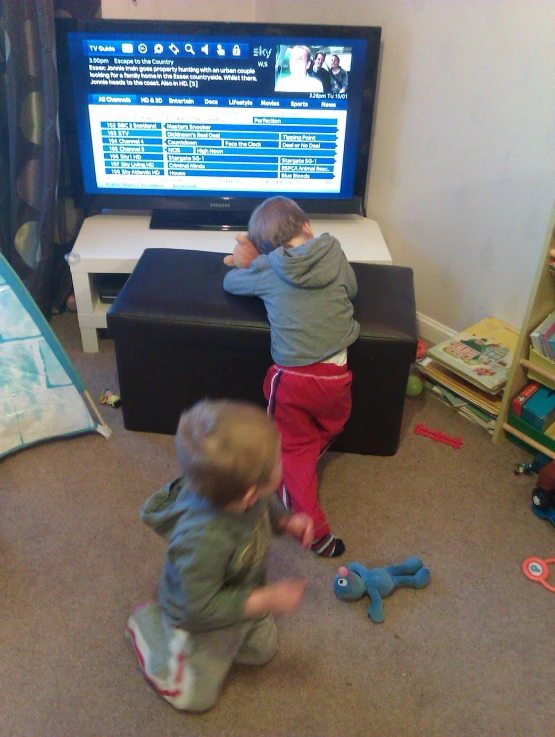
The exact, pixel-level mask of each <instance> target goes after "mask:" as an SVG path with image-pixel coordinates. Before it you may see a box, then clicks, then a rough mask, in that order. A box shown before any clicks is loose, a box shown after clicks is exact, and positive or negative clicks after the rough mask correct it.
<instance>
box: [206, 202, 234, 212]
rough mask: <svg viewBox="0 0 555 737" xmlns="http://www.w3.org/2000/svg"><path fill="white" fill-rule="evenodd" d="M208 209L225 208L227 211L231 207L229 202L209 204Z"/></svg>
mask: <svg viewBox="0 0 555 737" xmlns="http://www.w3.org/2000/svg"><path fill="white" fill-rule="evenodd" d="M209 207H219V208H225V209H227V210H229V208H230V207H231V203H230V202H210V203H209Z"/></svg>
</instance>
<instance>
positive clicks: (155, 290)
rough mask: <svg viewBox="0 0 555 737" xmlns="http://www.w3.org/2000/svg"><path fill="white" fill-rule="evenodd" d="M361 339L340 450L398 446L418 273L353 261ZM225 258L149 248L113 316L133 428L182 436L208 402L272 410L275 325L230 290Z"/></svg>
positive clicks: (352, 357)
mask: <svg viewBox="0 0 555 737" xmlns="http://www.w3.org/2000/svg"><path fill="white" fill-rule="evenodd" d="M353 268H354V270H355V272H356V275H357V281H358V295H357V298H356V300H355V303H354V304H355V317H356V319H357V320H358V321H359V322H360V325H361V331H360V337H359V338H358V340H357V341H356V343H354V344H353V345H352V346H351V347H350V348H349V351H348V355H349V367H350V368H351V370H352V372H353V410H352V414H351V418H350V420H349V422H348V424H347V426H346V428H345V431H344V433H342V435H341V436H340V437H339V438H338V439H337V440H336V442H335V444H334V445H333V446H332V448H333V450H337V451H343V452H348V453H362V454H366V455H369V454H371V455H393V454H394V453H395V452H396V451H397V448H398V445H399V438H400V432H401V421H402V416H403V407H404V401H405V389H406V385H407V380H408V375H409V369H410V365H411V363H412V362H413V361H414V360H415V357H416V348H417V330H416V309H415V299H414V286H413V275H412V269H409V268H406V267H401V266H383V265H378V264H361V263H353ZM227 271H228V267H227V266H225V265H224V263H223V254H219V253H207V252H204V251H190V250H177V249H166V248H150V249H146V250H145V251H144V253H143V255H142V256H141V258H140V259H139V261H138V263H137V266H136V267H135V270H134V271H133V273H132V274H131V276H130V277H129V279H128V281H127V283H126V284H125V286H124V287H123V289H122V291H121V292H120V294H119V295H118V297H117V299H116V301H115V302H114V304H113V305H112V307H111V308H110V310H109V311H108V315H107V324H108V331H109V335H110V336H111V337H112V338H113V339H114V342H115V350H116V362H117V369H118V374H119V383H120V386H119V389H120V395H121V399H122V411H123V421H124V426H125V428H126V429H127V430H139V431H144V432H158V433H168V434H173V433H175V431H176V429H177V423H178V420H179V415H180V414H181V412H182V410H183V409H185V408H187V407H190V406H191V405H192V404H194V403H195V402H196V401H198V400H199V399H202V398H204V397H210V398H221V397H228V398H232V399H244V400H250V401H254V402H257V403H259V404H261V405H263V406H265V404H266V402H265V399H264V395H263V392H262V384H263V381H264V376H265V375H266V371H267V369H268V368H269V366H270V365H271V364H272V359H271V355H270V329H269V325H268V320H267V317H266V310H265V308H264V304H263V302H262V301H261V300H259V299H258V298H255V297H253V298H250V297H236V296H234V295H231V294H228V293H227V292H225V291H224V289H223V286H222V285H223V278H224V275H225V274H226V272H227Z"/></svg>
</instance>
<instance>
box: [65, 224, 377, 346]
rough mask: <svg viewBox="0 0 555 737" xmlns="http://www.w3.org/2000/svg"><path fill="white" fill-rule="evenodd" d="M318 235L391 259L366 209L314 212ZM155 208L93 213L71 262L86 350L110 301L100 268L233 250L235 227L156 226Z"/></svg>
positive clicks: (370, 259) (352, 256)
mask: <svg viewBox="0 0 555 737" xmlns="http://www.w3.org/2000/svg"><path fill="white" fill-rule="evenodd" d="M310 222H311V225H312V228H313V230H314V233H315V235H320V234H321V233H326V232H329V233H332V234H333V235H334V236H335V237H336V238H337V239H338V240H339V241H340V242H341V245H342V247H343V250H344V251H345V255H346V256H347V258H348V260H349V261H358V262H363V263H364V262H366V263H375V264H387V265H391V255H390V253H389V250H388V248H387V246H386V243H385V240H384V238H383V236H382V233H381V231H380V228H379V226H378V224H377V222H376V221H375V220H369V219H368V218H364V217H362V216H360V215H337V216H334V217H332V218H324V217H311V219H310ZM149 223H150V215H149V214H145V215H143V214H140V215H139V214H136V213H133V214H123V215H122V214H115V213H105V214H102V215H93V216H92V217H89V218H87V219H86V220H85V221H84V223H83V225H82V227H81V230H80V232H79V235H78V236H77V240H76V241H75V245H74V246H73V250H72V251H71V253H70V254H69V255H68V258H67V260H68V263H69V266H70V270H71V276H72V279H73V289H74V292H75V301H76V304H77V315H78V319H79V328H80V330H81V340H82V343H83V351H85V352H86V353H95V352H97V351H98V335H97V330H98V329H99V328H105V327H106V313H107V312H108V309H109V307H110V304H108V303H104V302H101V301H100V299H99V297H98V291H97V289H96V285H95V279H94V276H95V274H130V273H131V272H132V271H133V269H134V268H135V265H136V263H137V261H138V260H139V258H140V256H141V254H142V253H143V251H144V250H145V248H185V249H191V250H196V251H212V252H215V253H221V254H227V253H231V252H232V250H233V246H234V243H235V233H234V232H233V231H212V230H150V229H149Z"/></svg>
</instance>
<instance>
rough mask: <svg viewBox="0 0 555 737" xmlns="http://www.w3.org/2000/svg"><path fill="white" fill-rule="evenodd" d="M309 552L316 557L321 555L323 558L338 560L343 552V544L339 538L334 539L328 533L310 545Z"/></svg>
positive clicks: (333, 536)
mask: <svg viewBox="0 0 555 737" xmlns="http://www.w3.org/2000/svg"><path fill="white" fill-rule="evenodd" d="M311 550H312V552H313V553H316V555H321V556H322V557H323V558H338V557H339V556H340V555H343V553H344V552H345V544H344V543H343V540H341V538H339V537H335V535H332V533H331V532H330V533H329V534H327V535H323V536H322V537H320V538H318V540H315V541H314V542H313V543H312V547H311Z"/></svg>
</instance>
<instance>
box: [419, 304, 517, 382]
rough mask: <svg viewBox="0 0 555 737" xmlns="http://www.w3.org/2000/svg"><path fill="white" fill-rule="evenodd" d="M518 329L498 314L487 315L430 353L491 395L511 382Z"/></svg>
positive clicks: (430, 350) (428, 353) (438, 345)
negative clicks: (509, 374) (509, 377)
mask: <svg viewBox="0 0 555 737" xmlns="http://www.w3.org/2000/svg"><path fill="white" fill-rule="evenodd" d="M517 342H518V330H516V329H515V328H513V327H512V326H511V325H508V324H507V323H505V322H503V321H502V320H499V319H498V318H496V317H486V318H485V319H484V320H481V321H480V322H478V323H476V324H475V325H471V326H470V327H469V328H467V329H466V330H463V331H462V332H460V333H457V335H454V336H453V337H452V338H448V339H447V340H444V341H442V342H441V343H438V344H437V345H435V346H433V347H432V348H429V349H428V351H427V353H426V355H427V356H430V357H431V358H433V359H434V360H436V361H437V362H438V363H441V364H442V365H443V366H446V367H447V368H448V369H450V370H451V371H453V372H454V373H456V374H457V375H458V376H462V377H464V378H465V379H466V380H467V381H469V382H470V383H471V384H474V386H477V387H479V388H480V389H483V390H484V391H485V392H488V393H489V394H497V393H498V392H499V391H500V390H501V389H502V388H503V387H504V385H505V383H506V382H507V376H508V373H509V369H510V368H511V363H512V361H513V357H514V353H515V350H516V344H517Z"/></svg>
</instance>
